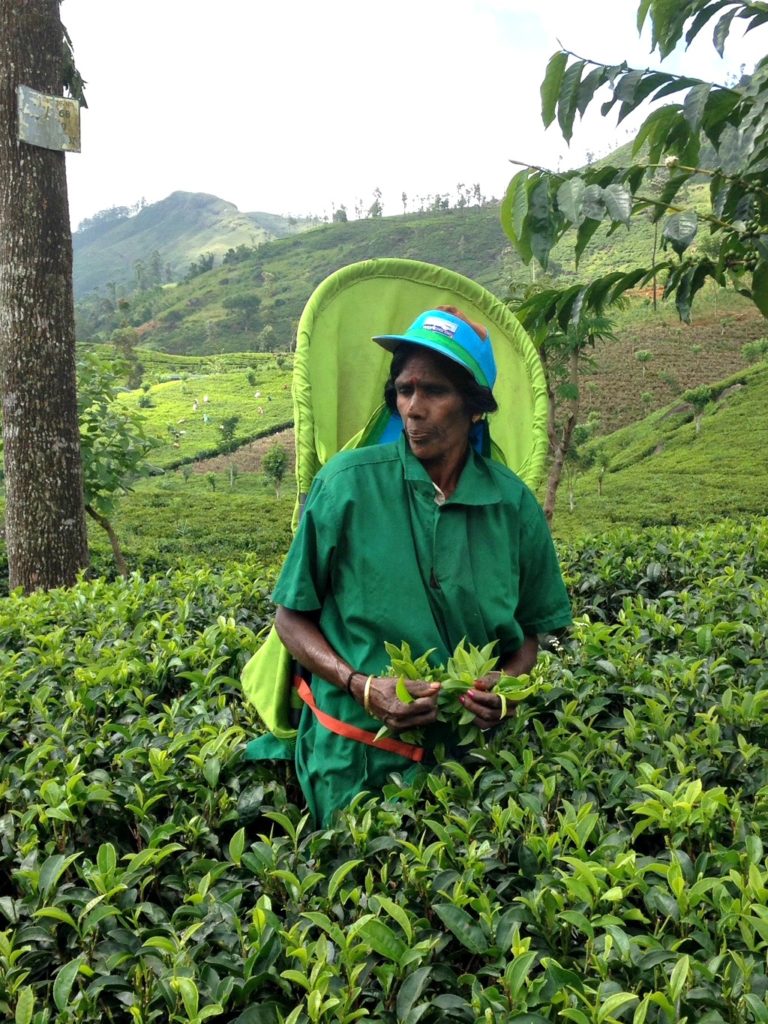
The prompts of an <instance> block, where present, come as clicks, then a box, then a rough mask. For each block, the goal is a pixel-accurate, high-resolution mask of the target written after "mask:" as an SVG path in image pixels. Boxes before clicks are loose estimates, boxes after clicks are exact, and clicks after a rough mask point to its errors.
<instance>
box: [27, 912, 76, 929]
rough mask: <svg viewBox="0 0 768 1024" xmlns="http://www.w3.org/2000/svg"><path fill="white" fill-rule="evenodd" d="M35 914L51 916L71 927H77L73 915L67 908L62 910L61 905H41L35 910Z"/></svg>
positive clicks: (35, 915) (36, 915) (54, 919)
mask: <svg viewBox="0 0 768 1024" xmlns="http://www.w3.org/2000/svg"><path fill="white" fill-rule="evenodd" d="M33 916H34V917H46V918H51V919H52V920H53V921H61V922H62V924H68V925H69V926H70V928H77V925H76V924H75V922H74V920H73V918H72V916H71V915H70V914H68V913H67V912H66V910H62V909H61V907H41V908H40V909H39V910H36V911H35V913H34V915H33Z"/></svg>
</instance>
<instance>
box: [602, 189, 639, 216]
mask: <svg viewBox="0 0 768 1024" xmlns="http://www.w3.org/2000/svg"><path fill="white" fill-rule="evenodd" d="M603 200H604V202H605V208H606V210H607V212H608V216H609V217H610V218H611V220H613V221H619V222H620V223H621V224H629V218H630V215H631V213H632V196H631V195H630V192H629V189H628V188H627V187H626V185H620V184H619V183H618V182H614V183H613V184H611V185H606V187H605V188H604V189H603Z"/></svg>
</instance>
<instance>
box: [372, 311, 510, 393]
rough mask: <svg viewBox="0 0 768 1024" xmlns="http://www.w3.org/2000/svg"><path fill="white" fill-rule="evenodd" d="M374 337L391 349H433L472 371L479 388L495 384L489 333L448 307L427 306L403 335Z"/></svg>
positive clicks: (493, 361)
mask: <svg viewBox="0 0 768 1024" xmlns="http://www.w3.org/2000/svg"><path fill="white" fill-rule="evenodd" d="M478 326H479V325H478ZM373 340H374V341H375V342H377V343H378V344H379V345H381V346H382V347H383V348H386V349H388V350H389V351H390V352H394V351H395V349H396V348H397V347H398V346H399V345H402V344H407V345H422V346H423V347H424V348H431V349H432V350H433V351H434V352H439V353H440V355H443V356H446V357H447V358H448V359H452V360H453V362H454V363H459V365H460V366H463V367H464V369H465V370H469V372H470V373H471V374H472V376H473V377H474V378H475V380H476V381H477V383H478V384H479V385H480V387H483V388H488V389H492V388H493V385H494V384H495V383H496V360H495V359H494V358H493V349H492V347H491V339H490V336H489V335H488V334H487V333H486V336H485V337H484V338H483V337H481V335H480V334H479V333H478V332H477V331H476V330H475V328H474V327H472V326H471V325H470V324H469V323H468V322H467V321H466V320H463V319H462V318H461V317H459V316H454V314H453V313H448V312H446V311H445V310H442V309H428V310H427V312H426V313H422V314H421V315H420V316H417V317H416V319H415V320H414V321H413V323H412V324H411V326H410V327H409V328H408V330H407V331H406V332H405V333H404V334H380V335H376V336H375V337H374V339H373Z"/></svg>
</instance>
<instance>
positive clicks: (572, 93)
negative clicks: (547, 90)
mask: <svg viewBox="0 0 768 1024" xmlns="http://www.w3.org/2000/svg"><path fill="white" fill-rule="evenodd" d="M584 64H585V61H583V60H577V61H574V63H573V64H571V66H570V67H569V68H568V70H567V71H566V72H565V74H564V75H563V81H562V84H561V87H560V100H559V102H558V105H557V122H558V124H559V125H560V130H561V132H562V133H563V138H564V139H565V141H566V142H570V141H571V137H572V136H573V120H574V117H575V116H576V109H577V105H578V101H579V85H580V83H581V73H582V71H583V70H584Z"/></svg>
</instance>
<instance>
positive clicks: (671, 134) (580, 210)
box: [502, 0, 768, 325]
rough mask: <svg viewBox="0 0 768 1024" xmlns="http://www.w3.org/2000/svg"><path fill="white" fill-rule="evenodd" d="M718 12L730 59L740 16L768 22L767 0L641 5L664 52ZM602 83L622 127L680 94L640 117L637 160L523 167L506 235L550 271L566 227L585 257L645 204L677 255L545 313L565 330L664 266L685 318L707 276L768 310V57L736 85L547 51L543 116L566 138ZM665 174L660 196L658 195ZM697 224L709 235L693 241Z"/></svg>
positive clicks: (663, 0) (594, 286) (559, 297)
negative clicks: (702, 187) (704, 241)
mask: <svg viewBox="0 0 768 1024" xmlns="http://www.w3.org/2000/svg"><path fill="white" fill-rule="evenodd" d="M715 16H719V17H718V20H717V22H716V24H715V29H714V37H713V41H714V45H715V47H716V48H717V50H718V52H719V53H720V54H721V55H722V53H723V48H724V45H725V41H726V38H727V36H728V33H729V31H730V28H731V26H732V23H733V22H734V20H736V19H738V20H743V21H746V23H747V30H751V29H755V28H757V27H760V26H763V25H765V24H766V23H768V8H767V7H766V5H765V4H764V3H758V2H750V0H715V2H711V0H683V2H679V3H669V2H668V0H642V2H641V3H640V5H639V8H638V17H637V22H638V27H639V28H641V27H642V26H643V24H644V23H645V21H646V20H647V19H648V18H650V21H651V25H652V40H653V47H654V48H656V49H658V51H659V55H660V56H661V58H662V59H663V58H665V57H667V56H668V55H669V54H670V53H671V52H672V51H673V50H674V48H675V47H676V45H677V44H678V43H679V42H680V41H681V39H682V38H683V35H684V36H685V42H686V43H690V42H691V41H692V40H693V39H694V38H695V37H696V36H697V35H698V34H699V32H701V31H702V29H703V28H704V26H705V25H707V24H708V23H709V22H710V21H711V20H712V19H713V18H715ZM603 88H608V89H609V90H610V93H611V95H610V98H609V99H608V100H607V101H606V102H604V103H603V105H602V107H601V112H602V114H603V115H607V114H608V113H609V112H610V111H612V110H613V109H614V108H617V109H618V120H619V122H621V121H622V120H624V118H626V117H627V116H628V115H629V114H631V113H632V112H633V111H635V110H637V109H638V108H640V107H641V106H642V105H643V104H646V103H654V104H655V103H657V101H659V100H663V99H666V98H668V97H672V96H674V97H675V99H676V102H674V103H668V104H665V105H662V106H655V107H654V109H653V110H652V112H651V113H650V114H649V115H648V117H647V118H646V119H645V121H644V123H643V125H642V126H641V128H640V130H639V132H638V134H637V137H636V139H635V142H634V146H633V155H634V157H635V160H636V162H634V163H632V164H631V165H630V166H627V167H614V166H610V165H608V166H595V167H587V168H586V169H583V170H575V171H569V172H566V173H553V172H552V171H549V170H546V169H543V168H532V167H524V168H523V169H522V170H521V171H519V172H518V173H517V174H516V175H515V176H514V177H513V179H512V181H511V182H510V184H509V188H508V190H507V193H506V196H505V198H504V201H503V203H502V223H503V226H504V228H505V231H506V232H507V234H508V235H509V237H510V238H511V240H512V242H513V243H514V245H515V247H516V248H517V250H518V252H519V253H520V255H521V256H522V258H523V259H524V260H525V261H526V262H530V261H531V260H532V259H534V258H535V259H536V260H538V261H539V263H541V265H542V266H543V267H544V268H545V269H546V267H547V264H548V261H549V257H550V253H551V251H552V249H553V247H554V246H555V244H556V243H557V242H558V241H559V240H560V239H561V238H562V237H563V236H564V235H565V234H566V233H567V232H571V231H575V243H574V255H575V259H576V262H577V263H578V260H579V258H580V257H581V256H582V255H583V253H584V250H585V247H586V246H587V244H588V242H589V241H590V239H591V238H592V236H593V235H594V234H595V232H596V231H597V229H598V227H599V226H600V224H601V223H607V224H609V225H610V229H611V231H615V230H618V229H619V228H621V227H628V226H629V225H630V223H631V221H632V218H633V217H635V216H637V215H638V214H639V213H641V212H644V211H645V212H647V213H648V215H649V216H650V217H651V219H652V221H653V222H654V223H659V224H660V225H661V235H662V245H663V247H664V248H666V249H669V250H672V253H673V254H674V255H670V256H668V257H667V258H666V259H665V260H664V261H663V262H661V263H659V264H656V265H650V266H647V265H646V266H638V267H636V268H633V269H632V270H630V271H629V272H626V273H625V272H615V273H613V274H609V275H606V276H605V277H603V278H600V279H599V280H598V281H595V282H592V283H591V284H589V285H588V286H586V287H584V286H580V285H575V286H573V287H572V288H570V289H567V290H565V291H563V292H562V293H558V294H556V295H551V296H550V297H549V302H548V304H546V305H545V306H544V307H542V311H543V312H544V313H545V314H546V317H547V318H548V319H557V320H559V321H560V323H561V324H562V325H565V323H567V322H568V321H569V320H570V319H576V320H577V319H578V318H579V317H580V315H581V312H582V310H584V309H587V308H589V307H593V308H600V307H602V306H603V305H605V304H607V303H610V302H612V301H614V300H615V299H616V298H617V297H618V296H619V295H621V294H622V293H623V292H625V291H626V290H627V289H629V288H632V287H635V286H637V285H639V284H643V283H645V282H646V281H648V280H650V279H651V278H652V277H653V276H654V275H655V274H657V273H659V272H663V273H665V274H666V285H665V291H664V294H665V297H667V296H668V297H674V300H675V303H676V306H677V309H678V311H679V313H680V316H681V318H682V319H684V320H688V319H689V317H690V310H691V303H692V301H693V298H694V296H695V295H696V293H697V292H698V291H699V290H700V289H701V288H702V286H703V285H704V283H705V282H706V281H707V280H708V279H712V280H714V281H716V282H717V284H719V285H721V286H725V285H727V284H731V285H733V286H734V287H736V288H737V289H738V290H739V291H740V292H741V293H742V294H744V295H746V296H748V297H749V298H751V299H752V301H753V302H754V303H755V304H756V305H757V307H758V308H759V309H760V311H761V312H762V313H763V314H764V315H768V166H766V157H767V156H768V138H767V136H766V127H767V126H768V58H763V59H762V60H760V61H759V62H758V64H757V66H756V67H755V69H754V71H753V72H752V74H751V75H748V76H744V77H743V78H742V79H741V81H739V82H738V83H733V84H730V85H728V86H720V85H715V84H713V83H711V82H705V81H702V80H700V79H697V78H692V77H688V76H683V75H673V74H668V73H665V72H661V71H656V70H650V69H646V70H638V69H636V68H631V67H629V66H628V65H627V64H626V62H622V63H620V64H614V65H607V64H600V63H598V62H596V61H592V60H588V59H583V58H581V57H579V56H577V55H576V54H574V53H571V52H570V51H568V50H565V49H561V50H559V51H558V52H557V53H555V54H554V55H553V57H552V58H551V59H550V61H549V64H548V66H547V70H546V74H545V78H544V81H543V83H542V86H541V99H542V119H543V121H544V124H545V125H549V124H551V123H552V122H553V121H554V120H555V118H556V119H557V122H558V124H559V126H560V130H561V131H562V133H563V136H564V138H565V139H566V140H568V141H570V139H571V136H572V134H573V126H574V121H575V118H576V114H577V113H578V114H579V116H582V115H583V114H584V113H585V111H586V110H587V108H588V107H589V106H590V104H591V103H592V102H593V100H594V99H595V97H596V95H597V93H598V92H599V91H600V90H601V89H603ZM643 154H645V156H643ZM641 157H643V158H642V159H641ZM702 176H703V177H705V178H706V180H707V181H708V182H709V208H708V210H707V211H706V212H703V213H700V212H698V211H697V210H695V209H692V208H690V207H688V206H686V205H685V204H684V200H683V199H681V193H682V190H683V189H684V187H685V185H686V184H687V183H688V182H690V181H691V179H693V178H694V177H697V178H701V177H702ZM659 179H661V181H662V186H661V191H660V193H659V194H654V187H653V186H654V183H655V182H658V181H659ZM702 223H703V224H704V225H706V227H707V228H708V230H709V232H710V235H711V243H710V244H708V245H706V246H699V247H698V248H696V247H694V242H695V241H696V240H697V239H698V238H699V237H700V232H701V225H702Z"/></svg>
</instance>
